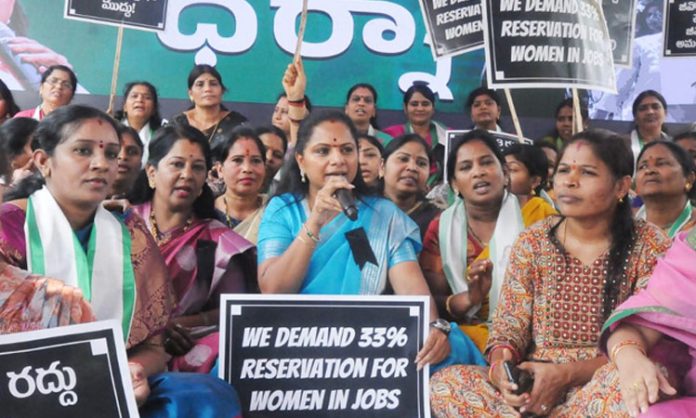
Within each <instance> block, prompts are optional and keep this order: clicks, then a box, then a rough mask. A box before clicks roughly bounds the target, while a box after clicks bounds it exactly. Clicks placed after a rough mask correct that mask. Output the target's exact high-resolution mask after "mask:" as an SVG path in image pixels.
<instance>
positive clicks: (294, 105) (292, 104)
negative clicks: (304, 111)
mask: <svg viewBox="0 0 696 418" xmlns="http://www.w3.org/2000/svg"><path fill="white" fill-rule="evenodd" d="M288 106H292V107H305V103H304V100H302V101H301V102H288Z"/></svg>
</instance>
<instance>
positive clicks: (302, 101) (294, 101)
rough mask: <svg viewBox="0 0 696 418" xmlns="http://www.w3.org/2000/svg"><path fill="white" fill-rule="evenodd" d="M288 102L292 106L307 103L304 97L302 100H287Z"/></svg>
mask: <svg viewBox="0 0 696 418" xmlns="http://www.w3.org/2000/svg"><path fill="white" fill-rule="evenodd" d="M287 100H288V103H290V104H304V102H305V98H304V97H302V98H301V99H297V100H290V99H287Z"/></svg>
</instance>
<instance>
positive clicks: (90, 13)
mask: <svg viewBox="0 0 696 418" xmlns="http://www.w3.org/2000/svg"><path fill="white" fill-rule="evenodd" d="M166 16H167V0H66V1H65V18H66V19H77V20H85V21H88V22H94V23H105V24H109V25H123V26H126V27H130V28H133V29H143V30H156V31H161V30H164V24H165V19H166Z"/></svg>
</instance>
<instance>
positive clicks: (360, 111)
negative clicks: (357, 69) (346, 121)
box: [344, 83, 392, 146]
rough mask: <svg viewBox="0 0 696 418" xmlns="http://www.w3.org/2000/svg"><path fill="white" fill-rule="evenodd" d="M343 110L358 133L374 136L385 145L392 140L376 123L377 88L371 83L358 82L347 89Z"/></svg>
mask: <svg viewBox="0 0 696 418" xmlns="http://www.w3.org/2000/svg"><path fill="white" fill-rule="evenodd" d="M344 110H345V112H346V115H348V117H349V118H350V120H352V121H353V125H355V129H357V130H358V134H360V135H370V136H372V137H375V138H377V139H378V140H379V141H380V142H381V143H382V145H385V146H386V145H387V144H388V143H389V141H391V140H392V137H391V136H390V135H388V134H386V133H384V132H382V131H380V130H379V126H378V125H377V90H375V88H374V87H373V86H372V85H371V84H368V83H358V84H355V85H353V86H352V87H351V88H350V89H348V94H346V104H345V107H344Z"/></svg>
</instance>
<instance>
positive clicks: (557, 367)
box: [517, 361, 568, 415]
mask: <svg viewBox="0 0 696 418" xmlns="http://www.w3.org/2000/svg"><path fill="white" fill-rule="evenodd" d="M517 367H519V368H520V369H521V370H525V371H527V372H528V373H530V374H531V375H532V376H533V377H534V386H533V387H532V391H531V392H530V393H529V394H523V395H521V396H522V397H525V398H526V399H525V403H524V405H523V406H522V407H521V408H520V412H523V413H524V412H531V413H533V414H536V415H547V414H548V413H549V412H551V409H553V407H554V406H556V405H557V404H558V403H560V402H561V399H562V397H563V396H564V395H565V393H566V391H567V384H568V378H567V372H566V370H565V367H564V365H562V364H553V363H542V362H536V361H525V362H523V363H520V365H519V366H517Z"/></svg>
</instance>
